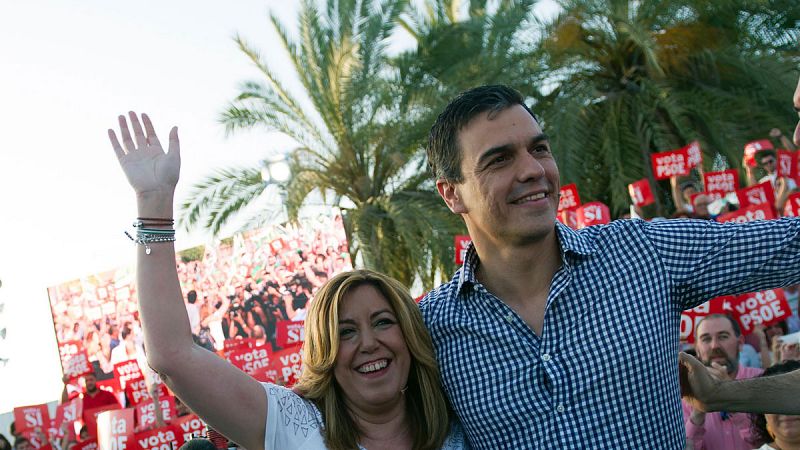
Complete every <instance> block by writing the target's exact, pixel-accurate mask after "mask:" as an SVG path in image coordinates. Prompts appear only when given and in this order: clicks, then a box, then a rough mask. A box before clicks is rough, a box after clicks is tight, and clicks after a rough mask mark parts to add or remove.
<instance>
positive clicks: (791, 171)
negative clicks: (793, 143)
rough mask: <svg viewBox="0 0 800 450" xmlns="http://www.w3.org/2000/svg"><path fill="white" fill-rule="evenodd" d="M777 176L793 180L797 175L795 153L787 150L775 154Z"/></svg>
mask: <svg viewBox="0 0 800 450" xmlns="http://www.w3.org/2000/svg"><path fill="white" fill-rule="evenodd" d="M775 156H776V157H777V169H778V176H779V177H785V178H795V177H796V175H797V173H796V171H797V162H796V161H795V160H796V159H797V152H791V151H789V150H783V149H781V150H778V152H777V154H776V155H775Z"/></svg>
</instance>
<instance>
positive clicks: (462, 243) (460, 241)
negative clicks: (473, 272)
mask: <svg viewBox="0 0 800 450" xmlns="http://www.w3.org/2000/svg"><path fill="white" fill-rule="evenodd" d="M471 242H472V239H471V238H470V237H469V235H468V234H458V235H456V237H455V249H456V265H457V266H460V265H462V264H464V258H466V256H467V249H468V248H469V244H470V243H471Z"/></svg>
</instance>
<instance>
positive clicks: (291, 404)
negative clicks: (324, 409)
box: [261, 383, 322, 426]
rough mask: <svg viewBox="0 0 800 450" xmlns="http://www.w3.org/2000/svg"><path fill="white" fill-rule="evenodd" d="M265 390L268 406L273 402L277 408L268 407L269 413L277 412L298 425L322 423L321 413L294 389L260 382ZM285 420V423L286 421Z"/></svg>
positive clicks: (317, 424)
mask: <svg viewBox="0 0 800 450" xmlns="http://www.w3.org/2000/svg"><path fill="white" fill-rule="evenodd" d="M261 385H262V386H264V389H265V390H266V391H267V399H268V401H269V402H270V408H271V407H272V404H273V403H274V404H275V405H276V406H277V407H278V408H277V410H273V409H270V411H269V413H270V414H273V413H277V414H278V415H280V416H281V417H282V418H284V419H286V420H285V422H286V421H288V422H291V423H293V424H296V425H298V426H307V425H311V424H315V425H316V426H319V425H321V424H322V413H320V411H319V409H318V408H317V406H316V405H315V404H314V403H313V402H312V401H310V400H307V399H306V398H304V397H302V396H301V395H299V394H297V393H296V392H295V391H293V390H291V389H288V388H285V387H283V386H279V385H277V384H273V383H261ZM288 422H287V423H288Z"/></svg>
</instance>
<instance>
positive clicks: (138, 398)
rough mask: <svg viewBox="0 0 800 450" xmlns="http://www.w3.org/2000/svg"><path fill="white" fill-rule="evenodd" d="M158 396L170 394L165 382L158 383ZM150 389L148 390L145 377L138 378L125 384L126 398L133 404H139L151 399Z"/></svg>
mask: <svg viewBox="0 0 800 450" xmlns="http://www.w3.org/2000/svg"><path fill="white" fill-rule="evenodd" d="M158 396H159V397H164V396H169V392H167V387H166V386H165V385H164V384H163V383H158ZM150 397H151V395H150V391H148V390H147V381H146V380H145V379H144V378H138V379H136V380H133V381H131V382H129V383H128V385H127V386H125V398H127V399H128V400H129V401H130V402H131V403H132V404H134V405H138V404H139V403H141V402H146V401H147V400H150Z"/></svg>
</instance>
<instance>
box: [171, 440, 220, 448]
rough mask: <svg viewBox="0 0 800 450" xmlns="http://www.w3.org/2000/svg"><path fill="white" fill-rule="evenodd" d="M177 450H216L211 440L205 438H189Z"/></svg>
mask: <svg viewBox="0 0 800 450" xmlns="http://www.w3.org/2000/svg"><path fill="white" fill-rule="evenodd" d="M178 450H217V446H216V445H214V443H213V442H211V441H209V440H208V439H205V438H194V439H189V440H188V441H186V442H185V443H184V444H183V445H181V446H180V448H179V449H178Z"/></svg>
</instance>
